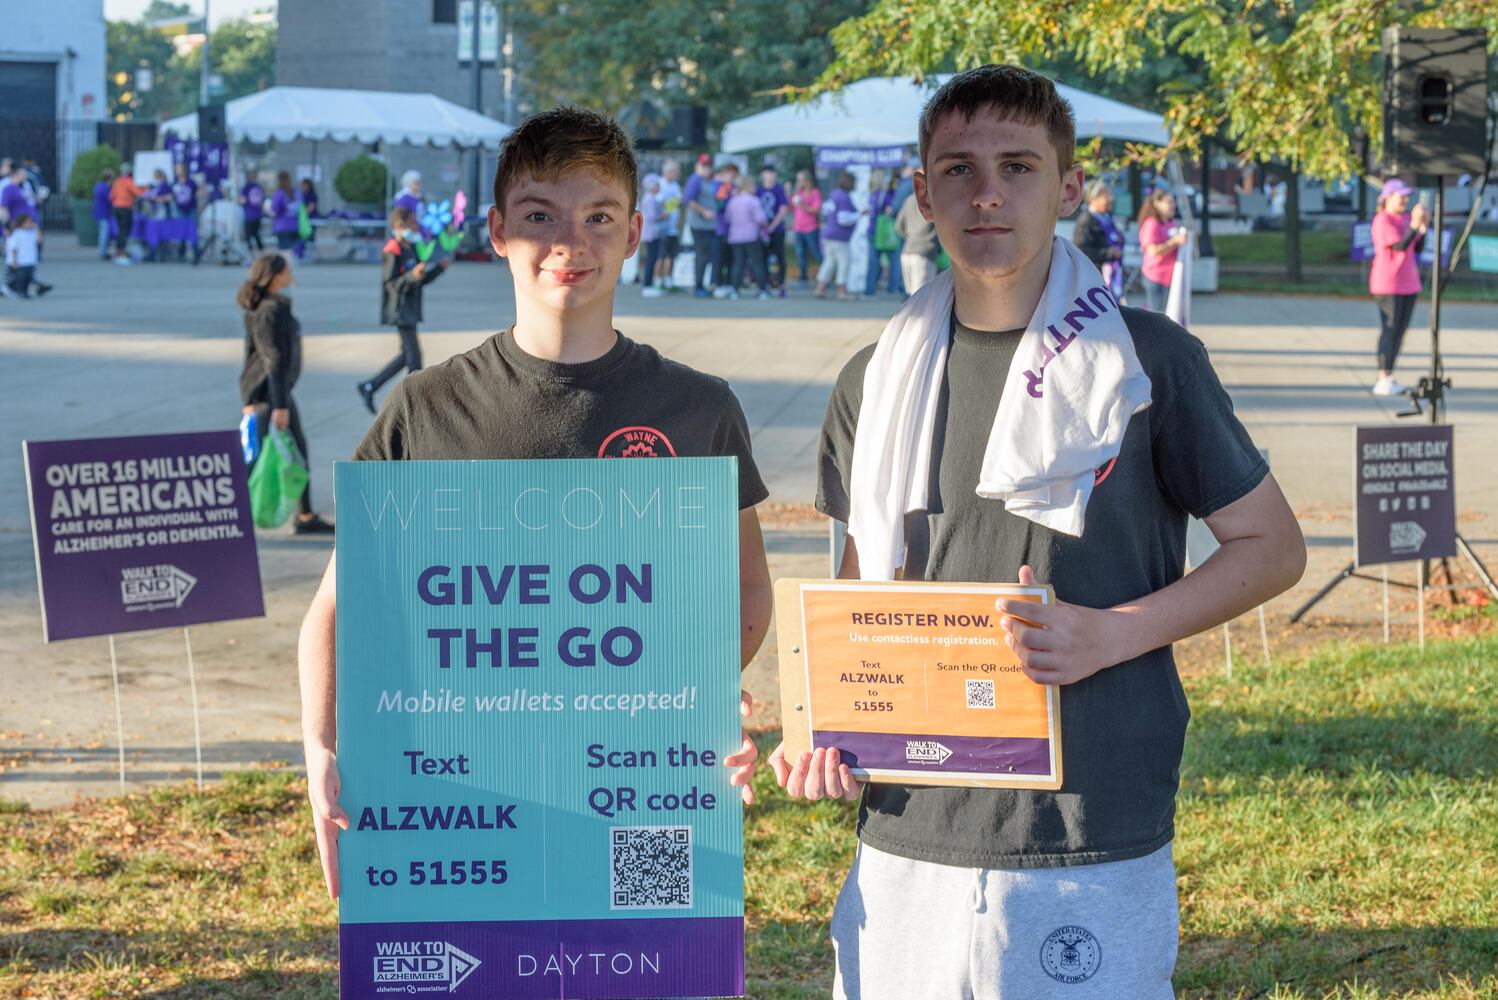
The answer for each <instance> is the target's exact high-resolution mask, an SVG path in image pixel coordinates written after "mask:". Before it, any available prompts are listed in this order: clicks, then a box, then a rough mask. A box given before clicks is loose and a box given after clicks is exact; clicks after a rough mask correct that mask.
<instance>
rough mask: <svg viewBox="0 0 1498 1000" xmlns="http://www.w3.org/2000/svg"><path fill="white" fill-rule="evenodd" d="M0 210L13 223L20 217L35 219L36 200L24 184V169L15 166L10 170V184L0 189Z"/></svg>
mask: <svg viewBox="0 0 1498 1000" xmlns="http://www.w3.org/2000/svg"><path fill="white" fill-rule="evenodd" d="M0 208H4V209H5V214H6V216H7V217H8V218H9V219H10V221H11V222H12V223H13V222H15V221H16V220H17V219H19V218H21V217H22V216H30V217H31V218H33V219H34V218H36V199H35V198H33V197H32V195H31V188H30V187H29V186H28V185H27V184H26V168H25V167H22V166H20V165H19V164H17V165H16V166H15V167H13V168H11V172H10V183H9V184H7V185H5V187H4V188H0Z"/></svg>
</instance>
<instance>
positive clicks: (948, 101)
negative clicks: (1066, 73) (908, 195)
mask: <svg viewBox="0 0 1498 1000" xmlns="http://www.w3.org/2000/svg"><path fill="white" fill-rule="evenodd" d="M990 108H991V109H992V110H993V112H994V114H996V115H997V116H998V117H1000V118H1004V119H1010V120H1013V121H1017V122H1021V123H1022V124H1025V125H1042V126H1044V127H1045V130H1046V132H1048V133H1049V134H1050V137H1051V145H1052V146H1054V147H1055V149H1056V164H1057V166H1058V167H1059V168H1060V170H1061V172H1062V173H1065V172H1066V171H1068V170H1070V169H1071V166H1072V163H1073V162H1074V161H1075V160H1076V156H1077V122H1076V119H1075V117H1074V116H1073V115H1072V108H1071V105H1070V104H1068V103H1067V101H1066V98H1064V97H1062V96H1061V95H1060V94H1059V93H1057V92H1056V85H1055V84H1054V83H1052V82H1051V81H1050V80H1049V79H1048V78H1046V77H1044V76H1041V75H1040V74H1039V73H1034V72H1031V71H1030V70H1027V69H1024V68H1023V67H1020V66H1006V65H1001V64H990V65H988V66H979V67H977V68H976V69H970V70H968V71H967V72H965V73H958V74H957V75H956V76H954V77H952V79H950V80H948V81H947V82H946V83H944V84H942V85H941V87H940V88H938V90H937V91H936V93H934V94H932V95H931V99H930V100H929V101H927V102H926V107H925V109H924V110H922V111H921V125H920V138H921V166H922V167H925V165H926V157H927V155H928V154H929V153H930V149H931V134H932V133H933V132H935V131H936V124H937V122H939V121H941V119H942V118H944V117H945V116H947V115H950V114H961V115H962V116H963V117H964V118H966V119H967V120H968V121H972V120H973V115H975V114H977V113H978V112H979V111H980V110H985V109H990Z"/></svg>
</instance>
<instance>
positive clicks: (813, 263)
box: [791, 170, 822, 288]
mask: <svg viewBox="0 0 1498 1000" xmlns="http://www.w3.org/2000/svg"><path fill="white" fill-rule="evenodd" d="M791 206H792V209H793V214H792V218H791V233H792V235H793V236H794V237H795V240H796V264H797V266H798V267H799V268H800V271H801V287H802V288H810V287H811V269H812V268H813V267H821V266H822V192H820V191H818V190H817V185H816V182H815V181H813V180H812V177H811V171H810V170H799V171H797V172H796V190H795V192H794V193H793V194H792V195H791Z"/></svg>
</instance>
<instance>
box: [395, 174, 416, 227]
mask: <svg viewBox="0 0 1498 1000" xmlns="http://www.w3.org/2000/svg"><path fill="white" fill-rule="evenodd" d="M395 207H396V208H404V209H406V210H407V211H409V212H410V213H411V214H412V215H414V216H416V218H417V219H418V220H419V219H420V218H421V211H422V204H421V173H420V172H419V171H416V170H407V171H406V172H405V173H404V174H401V193H400V194H398V195H396V196H395Z"/></svg>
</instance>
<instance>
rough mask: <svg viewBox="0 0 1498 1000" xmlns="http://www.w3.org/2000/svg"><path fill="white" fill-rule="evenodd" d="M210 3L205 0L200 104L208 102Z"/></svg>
mask: <svg viewBox="0 0 1498 1000" xmlns="http://www.w3.org/2000/svg"><path fill="white" fill-rule="evenodd" d="M208 3H209V0H203V66H202V72H201V74H200V75H199V80H198V104H200V105H206V104H207V103H208V34H209V32H208Z"/></svg>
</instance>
